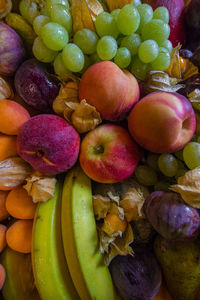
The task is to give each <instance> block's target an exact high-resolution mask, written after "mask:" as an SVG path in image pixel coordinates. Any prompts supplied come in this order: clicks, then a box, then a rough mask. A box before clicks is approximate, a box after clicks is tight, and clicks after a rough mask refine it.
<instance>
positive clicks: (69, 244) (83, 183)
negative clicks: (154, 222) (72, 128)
mask: <svg viewBox="0 0 200 300" xmlns="http://www.w3.org/2000/svg"><path fill="white" fill-rule="evenodd" d="M1 260H2V264H3V265H4V266H5V269H6V271H7V277H6V278H7V279H6V281H5V284H4V287H3V290H2V293H3V296H4V300H39V299H41V300H80V299H81V300H92V299H95V300H118V299H119V296H118V295H117V294H116V293H115V289H114V286H113V283H112V279H111V276H110V272H109V270H108V268H107V266H105V265H104V262H103V257H102V254H101V253H100V251H99V245H98V236H97V230H96V223H95V218H94V213H93V204H92V188H91V181H90V179H89V178H88V177H87V176H86V175H85V173H84V172H83V171H82V169H81V168H80V166H75V167H74V168H73V169H71V170H70V171H69V172H68V173H67V175H66V178H65V180H64V183H61V182H59V183H58V184H57V186H56V192H55V195H54V197H53V198H52V199H50V200H48V201H47V202H41V203H39V204H38V207H37V210H36V214H35V219H34V225H33V240H32V253H31V255H30V254H28V255H27V254H21V253H17V252H15V251H12V250H10V249H9V248H7V249H6V250H5V251H4V252H3V255H2V257H1ZM31 261H32V266H31ZM36 288H37V289H36Z"/></svg>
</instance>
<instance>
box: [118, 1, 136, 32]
mask: <svg viewBox="0 0 200 300" xmlns="http://www.w3.org/2000/svg"><path fill="white" fill-rule="evenodd" d="M139 25H140V14H139V12H138V10H137V8H136V7H134V6H133V5H131V4H127V5H125V6H124V7H122V9H121V11H120V13H119V15H118V18H117V26H118V29H119V31H120V32H121V33H122V34H124V35H131V34H132V33H134V32H136V30H137V29H138V27H139Z"/></svg>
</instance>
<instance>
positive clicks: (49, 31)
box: [41, 22, 69, 51]
mask: <svg viewBox="0 0 200 300" xmlns="http://www.w3.org/2000/svg"><path fill="white" fill-rule="evenodd" d="M41 37H42V40H43V42H44V44H45V45H46V46H47V47H48V48H49V49H51V50H55V51H59V50H62V49H63V48H64V47H65V46H66V44H67V43H68V41H69V36H68V32H67V30H66V29H65V28H64V27H63V26H61V25H59V24H57V23H54V22H49V23H47V24H46V25H44V26H43V27H42V29H41Z"/></svg>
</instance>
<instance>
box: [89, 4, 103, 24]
mask: <svg viewBox="0 0 200 300" xmlns="http://www.w3.org/2000/svg"><path fill="white" fill-rule="evenodd" d="M86 1H87V4H88V8H89V10H90V13H91V16H92V20H93V21H95V20H96V17H97V16H98V15H99V14H100V13H101V12H103V11H104V9H103V6H102V5H101V3H100V2H99V1H98V0H86Z"/></svg>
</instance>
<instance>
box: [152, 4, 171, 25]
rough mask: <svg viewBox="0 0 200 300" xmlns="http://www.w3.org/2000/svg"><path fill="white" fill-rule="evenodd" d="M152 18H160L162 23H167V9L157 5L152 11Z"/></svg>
mask: <svg viewBox="0 0 200 300" xmlns="http://www.w3.org/2000/svg"><path fill="white" fill-rule="evenodd" d="M153 19H160V20H162V21H163V22H164V23H166V24H168V23H169V11H168V9H167V8H166V7H165V6H160V7H157V8H156V9H155V10H154V12H153Z"/></svg>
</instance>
